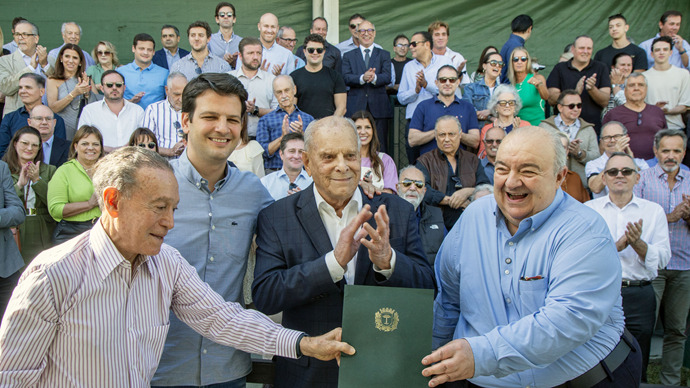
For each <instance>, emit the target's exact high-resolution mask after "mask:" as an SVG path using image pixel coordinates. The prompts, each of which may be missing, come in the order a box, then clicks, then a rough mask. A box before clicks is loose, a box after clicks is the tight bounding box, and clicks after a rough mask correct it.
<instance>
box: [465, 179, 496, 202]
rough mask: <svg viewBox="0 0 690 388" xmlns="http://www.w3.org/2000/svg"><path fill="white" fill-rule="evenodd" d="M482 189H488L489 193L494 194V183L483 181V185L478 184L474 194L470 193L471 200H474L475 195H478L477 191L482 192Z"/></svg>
mask: <svg viewBox="0 0 690 388" xmlns="http://www.w3.org/2000/svg"><path fill="white" fill-rule="evenodd" d="M482 191H488V192H489V193H491V194H493V192H494V185H492V184H489V183H482V184H481V185H477V186H475V188H474V191H473V192H472V195H470V198H469V200H470V202H473V201H474V197H476V196H477V193H481V192H482Z"/></svg>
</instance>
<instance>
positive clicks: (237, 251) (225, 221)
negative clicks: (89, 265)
mask: <svg viewBox="0 0 690 388" xmlns="http://www.w3.org/2000/svg"><path fill="white" fill-rule="evenodd" d="M246 100H247V92H246V90H245V89H244V86H242V83H241V82H240V81H239V80H237V78H235V77H232V76H231V75H229V74H219V73H206V74H201V75H200V76H199V77H197V78H195V79H193V80H192V81H190V82H189V83H188V84H187V86H186V87H185V89H184V92H183V95H182V113H181V116H180V122H181V124H182V129H183V131H184V134H185V137H186V139H187V148H186V149H185V151H184V152H183V153H182V155H180V157H179V159H177V160H174V161H172V163H171V164H172V166H173V169H174V170H175V177H176V178H177V182H178V184H179V189H180V203H179V205H178V209H177V212H175V227H174V228H173V229H172V230H170V232H169V233H168V236H167V237H166V239H165V242H166V243H168V244H170V245H172V246H173V247H174V248H176V249H177V250H179V251H180V253H181V254H182V255H183V256H184V257H185V258H186V259H187V260H188V261H189V263H190V264H191V265H192V266H194V267H195V268H196V270H197V271H198V273H199V276H200V277H201V279H202V280H203V281H205V282H206V283H208V284H209V285H210V286H211V288H212V289H213V290H214V291H216V292H217V293H219V294H220V295H221V296H222V297H223V299H225V300H226V301H233V302H240V303H243V302H244V298H243V297H242V280H243V279H244V275H245V272H246V270H247V255H248V253H249V247H250V245H251V242H252V236H253V235H254V229H255V227H256V219H257V216H258V214H259V211H260V210H261V209H263V208H265V207H266V206H268V205H269V204H271V203H272V202H273V198H271V195H270V194H269V193H268V191H266V189H265V188H264V187H263V185H262V184H261V182H260V181H259V178H257V177H256V175H254V174H252V173H249V172H242V171H240V170H238V169H237V168H236V167H234V166H233V165H232V164H231V163H229V162H228V160H227V158H228V156H230V154H231V153H232V151H233V150H234V149H235V147H236V146H237V145H238V144H239V143H240V140H241V136H240V132H241V130H242V120H243V117H244V112H245V111H246V109H247V108H246ZM202 115H203V116H202ZM250 371H251V359H250V357H249V354H247V353H244V352H241V351H239V350H236V349H234V348H229V347H223V346H220V345H217V344H215V343H214V342H212V341H211V340H209V339H207V338H204V337H202V336H200V335H199V334H197V333H196V332H194V331H192V330H191V329H189V328H188V327H187V326H186V325H185V324H184V323H182V321H180V320H179V319H178V318H177V317H175V315H174V314H171V315H170V331H169V333H168V338H167V340H166V343H165V349H164V351H163V355H162V357H161V360H160V364H159V367H158V370H157V371H156V374H155V376H154V378H153V380H152V382H151V383H152V385H154V386H176V385H184V386H209V385H213V384H220V383H224V384H225V385H223V387H233V388H234V387H244V386H245V376H246V375H247V374H249V372H250Z"/></svg>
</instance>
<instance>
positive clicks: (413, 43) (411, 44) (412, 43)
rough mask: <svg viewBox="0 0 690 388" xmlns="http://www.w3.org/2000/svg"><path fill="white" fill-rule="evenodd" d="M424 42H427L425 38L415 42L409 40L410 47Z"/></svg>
mask: <svg viewBox="0 0 690 388" xmlns="http://www.w3.org/2000/svg"><path fill="white" fill-rule="evenodd" d="M426 42H428V41H426V40H420V41H419V42H415V41H414V40H413V41H412V42H410V47H413V48H414V47H417V45H418V44H422V43H426Z"/></svg>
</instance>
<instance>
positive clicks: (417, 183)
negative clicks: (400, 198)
mask: <svg viewBox="0 0 690 388" xmlns="http://www.w3.org/2000/svg"><path fill="white" fill-rule="evenodd" d="M400 184H402V185H403V186H404V187H410V186H411V185H412V184H414V185H415V186H417V188H418V189H423V188H424V182H422V181H417V180H413V179H405V180H403V181H402V182H400Z"/></svg>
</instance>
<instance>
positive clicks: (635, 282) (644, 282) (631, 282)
mask: <svg viewBox="0 0 690 388" xmlns="http://www.w3.org/2000/svg"><path fill="white" fill-rule="evenodd" d="M650 284H652V282H651V281H649V280H623V282H622V284H621V287H644V286H648V285H650Z"/></svg>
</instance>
